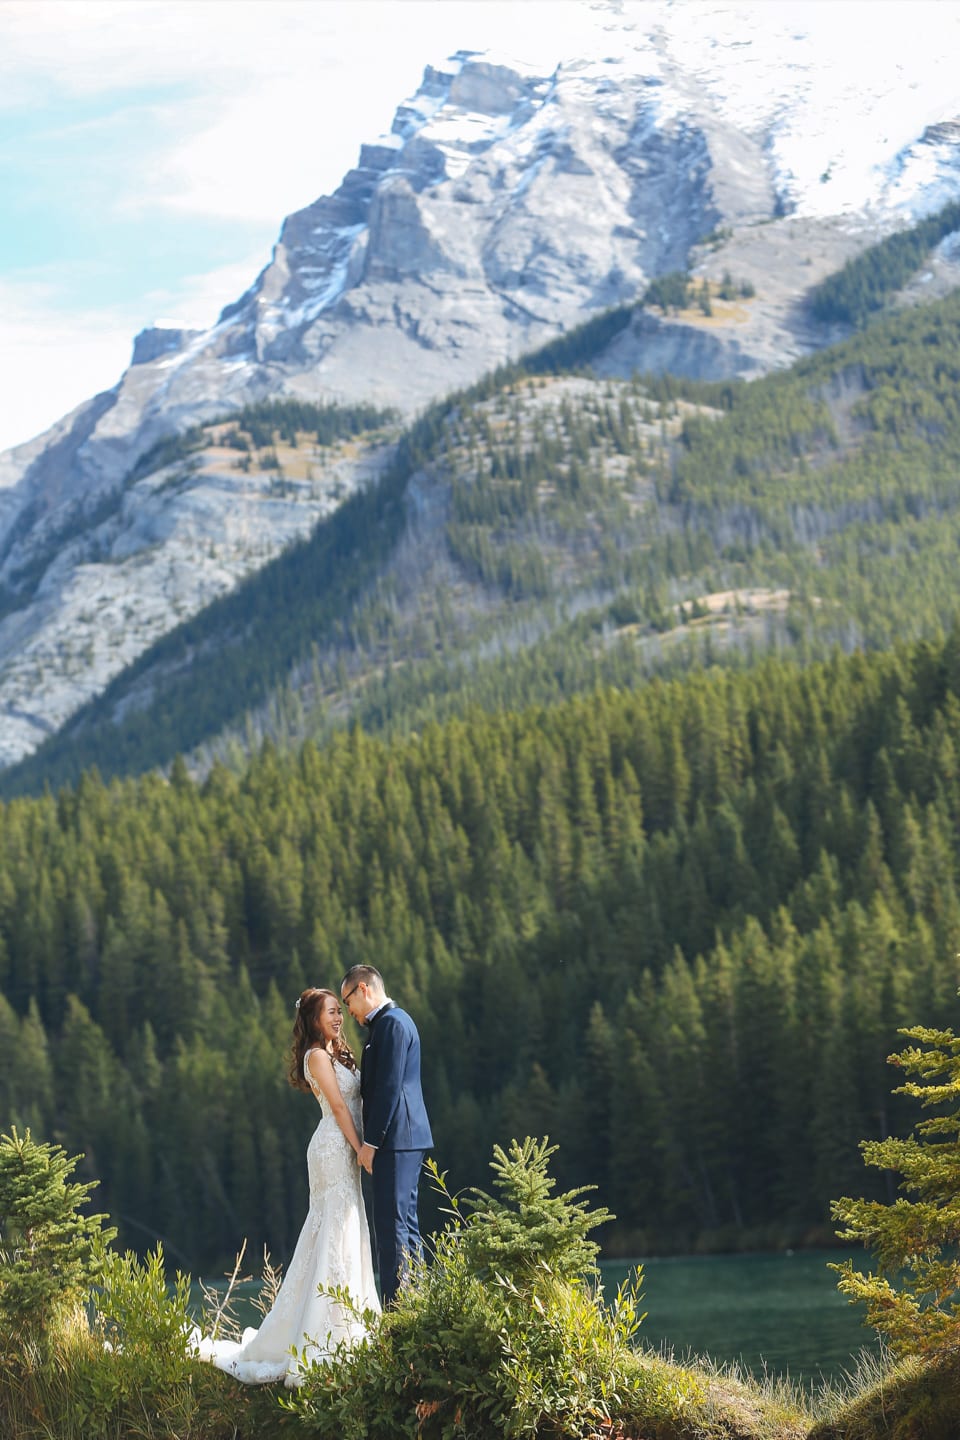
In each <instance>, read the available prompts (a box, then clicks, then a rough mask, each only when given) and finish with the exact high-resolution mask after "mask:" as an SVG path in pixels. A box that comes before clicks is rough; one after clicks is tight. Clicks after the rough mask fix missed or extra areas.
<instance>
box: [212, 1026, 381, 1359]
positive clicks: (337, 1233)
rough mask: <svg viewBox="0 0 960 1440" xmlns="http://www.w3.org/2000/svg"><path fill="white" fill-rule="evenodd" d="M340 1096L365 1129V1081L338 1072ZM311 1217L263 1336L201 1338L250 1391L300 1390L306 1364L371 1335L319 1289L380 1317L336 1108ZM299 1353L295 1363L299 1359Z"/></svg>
mask: <svg viewBox="0 0 960 1440" xmlns="http://www.w3.org/2000/svg"><path fill="white" fill-rule="evenodd" d="M309 1056H310V1052H309V1051H307V1054H306V1055H305V1056H304V1058H303V1073H304V1075H305V1076H306V1078H307V1081H308V1082H309V1084H310V1087H311V1089H312V1090H313V1093H314V1094H315V1095H316V1097H317V1099H318V1100H320V1101H321V1102H322V1096H321V1094H320V1091H319V1089H318V1087H317V1084H316V1081H315V1080H314V1078H313V1076H312V1075H311V1074H310V1071H309V1069H308V1068H307V1061H308V1059H309ZM334 1071H335V1073H336V1076H337V1083H338V1085H339V1086H340V1093H341V1094H342V1095H343V1098H344V1100H346V1102H347V1105H348V1107H349V1109H350V1113H351V1114H352V1116H353V1120H354V1124H355V1125H356V1127H357V1133H358V1134H362V1131H361V1128H360V1125H361V1120H360V1077H359V1075H358V1074H357V1073H356V1072H355V1071H352V1070H348V1069H347V1068H346V1066H345V1065H340V1064H336V1065H334ZM307 1175H308V1177H309V1180H310V1209H309V1210H308V1212H307V1218H306V1220H305V1221H304V1225H303V1229H302V1230H301V1231H300V1238H299V1240H298V1241H297V1248H296V1249H295V1250H294V1252H293V1258H292V1259H291V1261H290V1264H289V1265H288V1267H287V1272H286V1274H285V1276H284V1279H283V1284H282V1285H281V1287H280V1290H279V1292H278V1294H277V1298H276V1300H275V1302H274V1304H273V1307H272V1308H271V1310H270V1313H269V1314H268V1315H266V1316H265V1317H264V1320H263V1322H262V1324H261V1325H260V1327H259V1329H257V1330H254V1329H247V1330H245V1331H244V1332H243V1340H242V1341H240V1342H237V1341H232V1340H211V1339H210V1338H209V1336H201V1335H200V1333H199V1331H195V1332H194V1343H195V1346H196V1349H197V1352H198V1354H199V1355H200V1356H201V1357H202V1358H203V1359H206V1360H211V1361H212V1362H213V1364H214V1365H216V1366H218V1367H219V1369H221V1370H226V1371H227V1373H228V1374H230V1375H235V1376H236V1378H237V1379H238V1380H242V1381H244V1382H245V1383H246V1384H248V1385H262V1384H267V1383H269V1382H270V1381H277V1380H283V1381H284V1383H285V1384H286V1385H289V1386H294V1385H297V1384H299V1383H300V1381H301V1380H302V1378H303V1372H302V1365H301V1361H300V1358H299V1356H300V1355H301V1354H302V1353H303V1352H304V1351H306V1355H305V1358H306V1361H307V1363H308V1364H316V1363H322V1362H323V1360H324V1359H325V1357H326V1355H327V1353H328V1351H329V1349H330V1347H331V1346H332V1345H333V1344H335V1343H336V1342H337V1341H340V1340H344V1339H346V1340H356V1339H359V1338H360V1337H361V1336H362V1335H363V1333H364V1331H363V1325H362V1324H361V1322H360V1320H359V1319H358V1317H357V1316H356V1315H353V1314H351V1313H349V1312H348V1311H345V1310H344V1308H343V1306H341V1305H339V1304H337V1302H336V1301H335V1300H333V1299H331V1297H330V1296H328V1295H319V1294H318V1293H317V1287H318V1286H320V1285H323V1286H325V1287H327V1288H333V1287H335V1286H342V1287H343V1288H344V1289H345V1290H349V1292H350V1297H351V1299H352V1300H353V1302H354V1304H355V1305H356V1307H357V1309H358V1310H376V1311H379V1309H380V1301H379V1300H378V1298H377V1291H376V1286H375V1284H374V1279H373V1260H372V1258H371V1253H370V1232H369V1230H368V1228H367V1217H366V1212H365V1211H364V1208H363V1196H362V1194H361V1190H360V1167H359V1165H358V1164H357V1157H356V1155H355V1154H354V1151H353V1148H352V1146H351V1145H350V1143H349V1141H348V1140H347V1138H346V1136H345V1135H344V1133H343V1131H342V1130H341V1129H340V1126H339V1125H338V1124H337V1121H336V1117H335V1116H334V1115H333V1113H332V1112H331V1111H330V1108H329V1106H324V1113H323V1118H322V1119H321V1121H320V1124H319V1125H318V1126H317V1128H316V1130H315V1131H314V1132H313V1137H312V1139H311V1141H310V1144H309V1145H308V1146H307ZM294 1350H296V1352H297V1354H296V1355H295V1354H294V1353H293V1351H294Z"/></svg>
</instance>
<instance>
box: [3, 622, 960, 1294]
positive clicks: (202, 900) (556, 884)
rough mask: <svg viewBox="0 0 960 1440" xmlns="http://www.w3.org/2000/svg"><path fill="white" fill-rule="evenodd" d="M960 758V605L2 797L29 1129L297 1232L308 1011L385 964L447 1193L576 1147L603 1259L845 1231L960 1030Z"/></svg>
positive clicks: (194, 1226) (129, 1180)
mask: <svg viewBox="0 0 960 1440" xmlns="http://www.w3.org/2000/svg"><path fill="white" fill-rule="evenodd" d="M958 754H960V629H958V628H954V629H952V630H951V631H950V633H949V634H948V635H947V636H946V637H941V638H940V639H938V640H936V641H921V642H914V643H912V644H909V645H902V646H898V647H894V648H893V649H892V650H889V651H887V652H878V653H876V654H873V655H864V654H859V653H858V654H855V655H853V656H843V655H841V654H840V653H836V654H835V655H834V656H833V657H831V658H830V659H829V660H826V661H823V662H814V663H811V664H809V665H808V666H806V667H801V666H799V665H797V664H796V663H795V662H794V661H792V660H788V659H782V658H770V659H767V660H766V661H764V662H762V663H760V664H758V665H757V666H755V667H753V668H751V669H748V670H744V671H732V670H729V669H727V670H724V669H719V668H718V669H716V670H714V671H712V672H709V673H707V672H701V673H696V674H692V675H690V676H689V677H686V678H683V679H673V680H657V679H655V680H653V681H651V682H650V683H649V684H647V685H645V686H643V687H641V688H638V689H637V690H635V691H633V692H630V691H624V690H616V689H611V688H608V689H603V690H600V691H598V692H596V693H594V694H592V695H590V696H587V697H582V698H579V697H575V698H573V699H571V700H568V701H565V702H562V703H560V704H558V705H555V706H552V707H532V708H528V709H526V710H523V711H517V712H502V713H498V714H488V713H484V712H483V711H481V710H479V709H478V710H475V711H473V712H471V713H470V714H469V715H467V716H465V717H463V718H453V719H450V720H448V721H447V722H445V723H443V724H433V725H429V726H427V727H425V728H424V730H423V731H422V733H420V734H418V735H417V736H414V737H395V738H393V739H390V740H385V739H381V738H377V737H372V736H369V735H366V734H365V733H364V732H363V731H362V730H361V729H360V728H358V727H353V728H352V729H350V730H349V731H348V732H343V733H340V734H337V735H334V736H333V737H332V738H331V740H330V741H329V742H328V744H327V745H326V746H324V747H323V748H322V749H321V748H318V747H317V746H316V745H314V744H313V743H312V742H308V743H307V744H306V745H305V746H303V747H301V748H300V749H299V750H291V751H290V752H288V753H281V752H280V751H278V750H277V748H276V747H275V746H273V745H271V744H266V745H265V746H264V747H263V748H262V750H261V752H260V753H259V754H258V755H257V757H256V758H255V759H254V760H253V762H252V763H251V764H250V766H249V767H248V768H247V770H246V771H245V772H244V773H243V774H242V775H237V774H235V773H233V772H231V771H230V770H229V769H227V767H225V766H223V765H221V764H217V765H215V766H214V767H213V768H212V769H211V771H210V773H209V774H208V775H207V777H206V778H205V779H204V780H203V781H202V783H198V782H197V781H195V780H194V779H192V778H191V777H190V775H189V774H188V772H187V769H186V766H185V765H184V764H183V762H182V761H177V762H176V763H175V765H174V767H173V769H172V772H171V775H170V778H169V780H167V779H165V778H163V777H162V776H160V775H159V774H157V773H151V774H148V775H145V776H143V777H141V778H139V779H127V780H119V779H115V780H113V781H112V782H110V783H105V782H104V781H102V780H101V779H100V778H99V776H98V775H97V774H96V773H95V772H90V773H88V774H86V775H85V776H84V777H83V779H82V780H81V782H80V784H79V785H78V786H77V787H76V788H75V789H63V790H61V791H60V792H59V794H57V795H56V796H54V795H53V794H51V793H49V792H48V793H47V794H45V795H44V796H42V797H40V798H29V799H17V800H13V801H10V802H8V803H7V804H6V805H5V806H4V807H3V809H2V810H0V855H2V857H3V863H2V868H0V979H2V993H3V999H2V1001H0V1067H2V1068H0V1113H2V1114H3V1115H4V1116H5V1117H6V1118H7V1119H8V1121H10V1122H14V1123H16V1124H17V1125H19V1126H26V1125H29V1126H30V1127H31V1129H32V1130H33V1131H34V1133H36V1134H38V1135H42V1136H47V1137H51V1138H55V1139H56V1140H58V1141H59V1142H60V1143H62V1144H63V1145H64V1146H65V1147H66V1148H67V1150H68V1151H69V1152H71V1153H78V1152H82V1153H83V1155H84V1157H85V1159H84V1162H83V1171H82V1173H79V1174H78V1178H80V1179H82V1180H87V1179H91V1178H98V1179H99V1180H100V1181H101V1188H100V1190H99V1191H98V1194H97V1202H98V1207H100V1208H103V1209H105V1210H108V1211H109V1213H110V1214H111V1216H112V1217H113V1218H114V1219H115V1221H116V1223H117V1224H118V1225H119V1227H120V1230H121V1236H122V1239H123V1240H124V1241H125V1242H127V1243H129V1244H134V1245H142V1244H145V1243H147V1242H148V1241H149V1240H152V1239H153V1238H154V1237H155V1236H156V1235H158V1234H159V1235H161V1236H162V1237H163V1240H164V1244H165V1247H166V1249H167V1253H168V1255H169V1256H170V1258H171V1259H173V1260H174V1261H176V1262H178V1263H184V1264H189V1266H190V1267H191V1268H193V1269H194V1271H196V1270H197V1269H202V1268H205V1267H206V1268H209V1267H211V1266H215V1265H217V1264H218V1263H219V1262H221V1261H222V1260H224V1259H225V1258H226V1257H227V1256H228V1255H230V1254H232V1253H233V1251H234V1249H235V1248H236V1246H237V1245H238V1244H239V1242H240V1241H241V1239H242V1238H243V1237H244V1236H246V1237H247V1238H248V1240H249V1242H250V1245H251V1246H252V1247H254V1248H253V1253H257V1249H258V1248H259V1247H260V1246H261V1245H262V1244H264V1243H266V1244H267V1245H268V1246H269V1248H270V1250H271V1251H272V1252H273V1253H274V1254H276V1255H284V1254H287V1253H289V1250H290V1248H291V1246H292V1243H293V1240H294V1239H295V1236H296V1234H297V1232H298V1229H299V1226H300V1223H301V1221H302V1216H303V1213H304V1209H305V1199H306V1197H305V1175H304V1158H303V1157H304V1149H305V1143H306V1139H307V1136H308V1134H309V1132H310V1129H311V1128H312V1124H313V1123H314V1118H315V1117H314V1115H313V1113H312V1109H311V1105H310V1104H309V1103H308V1102H307V1100H306V1099H305V1097H303V1096H302V1095H300V1094H299V1093H297V1092H294V1091H292V1090H290V1089H289V1088H288V1087H287V1086H286V1084H285V1059H284V1052H285V1047H286V1045H287V1041H288V1037H289V1033H290V1029H291V1024H292V999H293V997H295V996H296V994H298V993H299V991H300V989H301V987H302V985H303V984H304V983H326V984H331V983H332V984H334V985H336V984H337V983H338V981H339V978H340V976H341V974H342V972H343V970H344V968H345V966H346V965H347V964H349V963H351V962H354V961H368V962H375V963H376V964H377V965H378V966H379V967H380V968H381V969H382V970H383V972H384V973H385V975H386V977H387V979H388V983H389V987H390V990H391V992H392V993H393V995H394V996H395V998H396V999H398V1000H399V1001H400V1002H401V1003H403V1004H405V1005H407V1006H408V1007H409V1008H410V1009H411V1011H412V1012H413V1013H414V1015H415V1016H416V1018H417V1021H418V1023H419V1026H420V1029H421V1033H422V1037H423V1048H424V1056H425V1086H426V1092H427V1095H428V1099H429V1104H430V1107H431V1111H432V1116H433V1119H434V1122H435V1136H436V1154H437V1158H438V1161H439V1163H440V1165H441V1167H442V1168H443V1169H445V1170H448V1171H449V1177H450V1183H451V1185H452V1186H454V1187H455V1188H456V1187H459V1186H461V1185H464V1184H468V1183H482V1181H483V1179H484V1175H483V1170H484V1169H485V1161H486V1156H487V1155H488V1154H489V1149H490V1146H491V1145H492V1144H493V1143H495V1142H496V1141H497V1140H498V1138H499V1137H502V1136H505V1135H507V1136H509V1135H512V1134H518V1133H532V1134H549V1136H550V1137H551V1139H552V1140H553V1141H555V1142H558V1143H559V1145H560V1151H559V1154H558V1157H557V1167H558V1175H559V1177H560V1179H561V1183H567V1182H568V1181H569V1182H576V1183H584V1182H591V1183H596V1184H597V1185H598V1186H599V1194H598V1197H597V1198H598V1202H599V1203H604V1204H607V1205H609V1206H610V1208H611V1209H612V1210H613V1211H614V1212H615V1214H616V1216H617V1221H616V1224H615V1225H614V1226H612V1227H609V1228H608V1229H607V1231H606V1233H605V1235H604V1236H603V1237H601V1238H602V1239H603V1240H604V1241H605V1243H606V1246H607V1248H608V1251H610V1252H611V1253H615V1252H617V1251H620V1252H621V1253H624V1252H628V1253H637V1252H638V1251H650V1250H652V1249H657V1248H670V1247H682V1248H687V1247H689V1246H691V1245H694V1244H701V1245H714V1246H724V1245H737V1244H746V1243H750V1244H758V1243H764V1242H767V1243H774V1242H776V1243H785V1242H788V1241H789V1242H793V1243H798V1242H802V1241H803V1240H804V1239H823V1238H824V1237H825V1236H826V1235H828V1234H829V1219H828V1216H829V1201H830V1199H831V1198H832V1197H834V1196H835V1195H836V1194H837V1193H838V1191H844V1190H847V1191H850V1190H855V1189H857V1188H858V1187H860V1186H861V1185H862V1183H863V1182H862V1176H861V1173H860V1172H861V1163H860V1156H859V1152H858V1148H857V1147H858V1142H859V1140H860V1139H861V1138H863V1137H882V1136H885V1135H887V1134H889V1133H897V1131H898V1127H901V1126H902V1125H903V1124H904V1119H903V1116H902V1115H901V1113H900V1111H899V1110H898V1108H897V1101H896V1099H895V1098H894V1099H893V1100H891V1096H890V1079H889V1074H888V1069H887V1065H886V1056H887V1055H888V1054H889V1053H890V1051H891V1049H892V1048H894V1043H895V1031H896V1027H897V1026H898V1025H903V1024H906V1023H909V1022H910V1021H911V1020H913V1019H914V1018H915V1017H916V1016H917V1015H922V1016H924V1017H925V1018H926V1019H927V1020H928V1021H929V1023H930V1024H932V1025H950V1024H953V1025H955V1024H956V1020H957V1008H958V1002H957V998H956V996H957V986H958V983H960V960H958V958H957V956H958V951H960V903H958V884H960V869H958V857H957V846H956V835H957V829H958V825H960V763H958ZM877 1183H878V1187H879V1190H880V1193H881V1194H882V1193H883V1192H882V1185H883V1183H884V1180H883V1177H882V1176H881V1177H879V1181H878V1182H877ZM224 1216H227V1217H228V1220H229V1224H228V1227H227V1228H226V1229H225V1227H224Z"/></svg>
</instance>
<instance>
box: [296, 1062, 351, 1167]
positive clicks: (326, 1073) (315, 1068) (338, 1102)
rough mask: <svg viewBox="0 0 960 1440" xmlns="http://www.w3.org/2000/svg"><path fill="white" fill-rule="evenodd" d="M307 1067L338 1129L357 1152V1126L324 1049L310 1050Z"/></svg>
mask: <svg viewBox="0 0 960 1440" xmlns="http://www.w3.org/2000/svg"><path fill="white" fill-rule="evenodd" d="M307 1068H308V1069H309V1071H310V1074H311V1075H312V1076H313V1078H314V1080H316V1082H317V1085H318V1086H319V1089H320V1093H321V1095H322V1096H323V1098H324V1100H325V1101H326V1102H327V1104H328V1105H329V1106H330V1109H331V1111H332V1112H333V1115H334V1117H335V1119H336V1122H337V1124H338V1125H339V1126H340V1129H341V1130H342V1131H343V1133H344V1135H345V1136H346V1137H347V1139H348V1140H349V1142H350V1144H351V1145H352V1147H353V1149H354V1151H355V1153H357V1154H359V1153H360V1136H359V1135H358V1134H357V1127H356V1125H354V1123H353V1116H352V1115H351V1114H350V1110H349V1108H348V1106H347V1102H346V1100H344V1098H343V1096H342V1095H341V1094H340V1086H339V1085H338V1084H337V1077H336V1075H335V1074H334V1073H333V1061H332V1060H331V1058H330V1056H329V1055H328V1054H327V1052H326V1050H320V1049H316V1050H311V1051H310V1054H309V1055H308V1056H307Z"/></svg>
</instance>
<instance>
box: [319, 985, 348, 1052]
mask: <svg viewBox="0 0 960 1440" xmlns="http://www.w3.org/2000/svg"><path fill="white" fill-rule="evenodd" d="M319 1025H320V1035H321V1037H322V1039H323V1041H324V1043H326V1042H327V1041H329V1040H339V1038H340V1031H341V1030H342V1029H343V1011H342V1010H341V1009H340V1002H339V1001H338V1000H337V999H336V998H335V997H334V996H333V995H328V996H327V998H326V1000H324V1002H323V1009H322V1010H321V1011H320V1018H319Z"/></svg>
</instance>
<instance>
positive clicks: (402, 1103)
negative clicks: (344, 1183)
mask: <svg viewBox="0 0 960 1440" xmlns="http://www.w3.org/2000/svg"><path fill="white" fill-rule="evenodd" d="M340 998H341V1000H342V1001H343V1003H344V1005H346V1007H347V1009H348V1010H349V1011H350V1014H351V1015H352V1016H353V1018H354V1020H358V1021H359V1022H360V1024H361V1025H366V1027H367V1029H368V1030H369V1036H368V1039H367V1043H366V1044H365V1045H364V1047H363V1057H362V1059H361V1062H360V1097H361V1100H362V1102H363V1135H364V1141H363V1145H362V1147H361V1149H360V1152H359V1154H358V1155H357V1160H358V1162H359V1163H360V1164H361V1165H362V1166H363V1168H364V1170H366V1171H367V1173H368V1174H369V1175H371V1176H372V1177H373V1233H374V1236H375V1237H376V1242H377V1257H378V1260H379V1268H380V1289H381V1290H382V1292H383V1303H384V1305H388V1304H389V1303H390V1301H391V1300H392V1299H393V1297H394V1296H395V1295H396V1293H397V1289H398V1287H399V1285H400V1281H401V1279H402V1278H403V1275H404V1274H405V1272H406V1268H407V1257H408V1256H410V1255H419V1254H420V1252H421V1249H422V1244H421V1240H420V1224H419V1220H418V1218H417V1187H418V1185H419V1182H420V1170H421V1168H422V1166H423V1157H424V1155H425V1154H426V1152H427V1151H428V1150H429V1149H430V1147H431V1146H432V1145H433V1136H432V1135H431V1133H430V1121H429V1120H428V1119H427V1111H426V1107H425V1105H424V1103H423V1092H422V1090H421V1089H420V1036H419V1035H418V1034H417V1027H416V1025H414V1023H413V1021H412V1020H411V1019H410V1016H409V1015H408V1014H407V1013H406V1011H405V1010H401V1009H400V1008H399V1007H398V1006H396V1005H394V1003H393V1001H392V1000H391V999H389V998H388V996H387V993H386V991H385V990H384V987H383V976H382V975H381V974H380V971H379V970H375V969H374V968H373V966H372V965H354V966H352V967H351V968H350V969H349V970H348V971H347V973H346V975H344V977H343V982H342V984H341V986H340Z"/></svg>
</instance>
